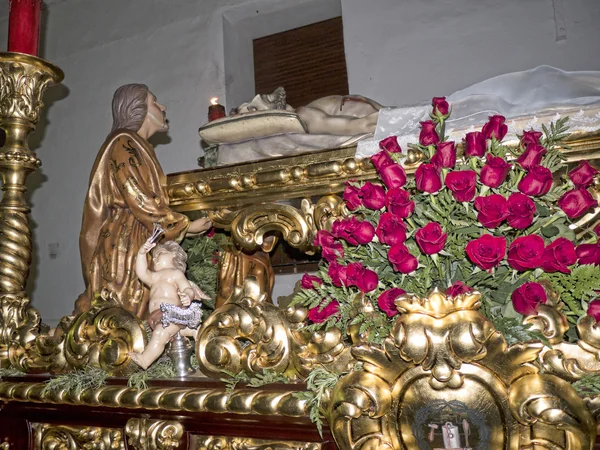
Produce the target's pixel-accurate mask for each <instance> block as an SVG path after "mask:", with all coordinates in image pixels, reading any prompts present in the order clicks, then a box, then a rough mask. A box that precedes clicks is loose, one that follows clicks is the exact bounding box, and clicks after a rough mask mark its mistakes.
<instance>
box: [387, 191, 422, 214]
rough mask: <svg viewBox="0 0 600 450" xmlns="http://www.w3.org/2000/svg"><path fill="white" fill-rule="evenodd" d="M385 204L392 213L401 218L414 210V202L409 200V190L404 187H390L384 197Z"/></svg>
mask: <svg viewBox="0 0 600 450" xmlns="http://www.w3.org/2000/svg"><path fill="white" fill-rule="evenodd" d="M385 206H386V208H387V210H388V211H389V212H391V213H392V214H394V215H396V216H398V217H402V218H403V219H405V218H407V217H408V216H410V215H411V214H412V213H413V211H414V210H415V202H414V201H412V200H410V192H408V191H405V190H404V189H390V190H389V191H387V194H386V197H385Z"/></svg>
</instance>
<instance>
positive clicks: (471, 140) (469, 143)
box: [465, 131, 487, 158]
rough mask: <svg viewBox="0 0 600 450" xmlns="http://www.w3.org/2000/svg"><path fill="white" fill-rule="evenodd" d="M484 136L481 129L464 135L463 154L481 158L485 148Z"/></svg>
mask: <svg viewBox="0 0 600 450" xmlns="http://www.w3.org/2000/svg"><path fill="white" fill-rule="evenodd" d="M486 145H487V144H486V142H485V136H484V135H483V133H482V132H481V131H472V132H470V133H467V135H466V136H465V155H466V156H477V157H479V158H481V157H482V156H483V155H485V150H486Z"/></svg>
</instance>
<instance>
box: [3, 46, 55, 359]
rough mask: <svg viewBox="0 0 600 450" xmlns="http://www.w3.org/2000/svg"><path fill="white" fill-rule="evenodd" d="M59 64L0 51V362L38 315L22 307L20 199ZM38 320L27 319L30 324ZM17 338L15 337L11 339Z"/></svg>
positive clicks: (27, 257) (25, 244) (25, 239)
mask: <svg viewBox="0 0 600 450" xmlns="http://www.w3.org/2000/svg"><path fill="white" fill-rule="evenodd" d="M63 77H64V74H63V72H62V70H60V69H59V68H58V67H56V66H54V65H52V64H50V63H49V62H47V61H44V60H43V59H40V58H37V57H35V56H30V55H25V54H21V53H0V128H2V129H3V130H4V131H5V133H6V140H5V143H4V146H3V147H2V148H1V149H0V177H1V178H2V191H4V194H3V196H2V200H1V201H0V298H1V303H2V305H1V306H2V310H1V311H2V312H1V314H0V330H1V331H2V333H1V334H0V361H2V360H4V359H5V358H6V356H7V351H8V348H9V347H10V345H11V344H12V343H16V344H20V345H24V344H25V343H26V342H28V341H29V340H31V339H33V337H34V336H33V335H32V334H31V332H28V331H26V330H25V329H24V327H27V323H28V322H31V321H32V319H34V317H31V316H32V314H33V315H34V316H37V321H39V314H37V311H35V312H29V313H27V312H26V308H27V305H28V303H29V301H28V299H27V298H26V296H25V294H24V292H23V290H24V288H25V282H26V281H27V275H28V274H29V266H30V264H31V228H30V226H29V220H28V217H27V215H28V214H29V212H30V208H29V205H28V204H27V201H26V199H25V192H26V191H27V188H26V187H25V181H26V179H27V176H28V175H29V174H30V173H31V172H33V171H34V170H35V169H36V168H38V167H39V166H40V160H39V159H38V158H37V156H36V155H35V153H34V152H32V151H31V150H30V149H29V145H28V139H29V134H30V133H31V132H32V131H33V130H34V129H35V126H36V124H37V121H38V119H39V115H40V111H41V109H42V107H43V103H42V96H43V94H44V90H45V89H46V86H48V85H49V84H51V83H59V82H60V81H62V79H63ZM36 325H37V324H35V323H33V324H32V323H29V325H28V326H29V327H35V326H36ZM15 340H17V341H18V342H15Z"/></svg>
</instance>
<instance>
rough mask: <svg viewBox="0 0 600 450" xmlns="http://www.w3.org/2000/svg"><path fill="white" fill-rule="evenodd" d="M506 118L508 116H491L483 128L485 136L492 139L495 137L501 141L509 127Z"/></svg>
mask: <svg viewBox="0 0 600 450" xmlns="http://www.w3.org/2000/svg"><path fill="white" fill-rule="evenodd" d="M505 120H506V118H505V117H504V116H498V115H496V116H491V117H490V118H489V120H488V123H486V124H485V125H484V126H483V128H482V129H481V132H482V133H483V135H484V136H485V138H486V139H491V138H492V137H495V138H496V140H497V141H501V140H502V139H503V138H504V136H506V132H507V131H508V127H507V126H506V125H505V124H504V121H505Z"/></svg>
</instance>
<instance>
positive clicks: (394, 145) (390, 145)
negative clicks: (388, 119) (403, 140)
mask: <svg viewBox="0 0 600 450" xmlns="http://www.w3.org/2000/svg"><path fill="white" fill-rule="evenodd" d="M379 148H380V149H381V150H387V151H388V152H390V153H402V149H401V148H400V144H398V137H397V136H390V137H387V138H385V139H383V140H382V141H379Z"/></svg>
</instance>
